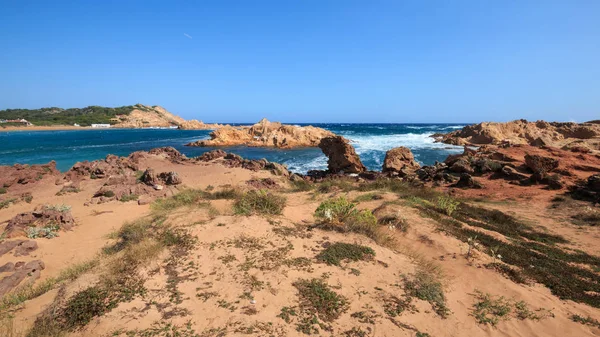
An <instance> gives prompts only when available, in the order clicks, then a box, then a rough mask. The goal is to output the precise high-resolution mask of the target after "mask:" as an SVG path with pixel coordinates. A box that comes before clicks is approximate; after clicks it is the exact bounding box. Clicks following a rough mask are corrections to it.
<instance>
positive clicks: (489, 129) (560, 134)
mask: <svg viewBox="0 0 600 337" xmlns="http://www.w3.org/2000/svg"><path fill="white" fill-rule="evenodd" d="M435 138H436V139H437V140H438V141H441V142H443V143H447V144H454V145H465V144H475V145H484V144H496V145H502V144H503V145H505V146H506V145H515V144H527V145H532V146H553V147H569V144H571V143H577V144H578V145H577V146H579V147H581V146H584V145H582V144H590V145H591V146H592V149H594V150H600V147H598V138H600V125H599V124H595V123H581V124H577V123H560V122H552V123H548V122H545V121H537V122H528V121H526V120H523V119H521V120H516V121H512V122H508V123H494V122H485V123H480V124H475V125H468V126H465V127H464V128H462V129H461V130H457V131H454V132H451V133H448V134H444V135H435Z"/></svg>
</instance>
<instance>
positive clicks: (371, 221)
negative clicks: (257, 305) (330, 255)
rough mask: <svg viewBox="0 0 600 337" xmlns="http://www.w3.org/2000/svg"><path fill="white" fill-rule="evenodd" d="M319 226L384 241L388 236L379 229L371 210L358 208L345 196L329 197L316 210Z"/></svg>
mask: <svg viewBox="0 0 600 337" xmlns="http://www.w3.org/2000/svg"><path fill="white" fill-rule="evenodd" d="M314 217H315V218H316V219H317V221H319V224H318V225H319V227H321V228H324V229H332V230H337V231H340V232H353V233H359V234H363V235H366V236H368V237H369V238H371V239H373V240H375V241H377V242H378V243H384V242H385V241H386V240H387V239H388V237H387V235H384V234H383V233H381V232H380V231H379V225H378V224H377V218H376V217H375V216H374V215H373V213H372V212H371V211H369V210H358V209H356V204H354V203H352V202H350V201H348V200H347V199H346V198H345V197H339V198H336V199H328V200H326V201H324V202H322V203H321V204H320V205H319V207H317V209H316V210H315V214H314Z"/></svg>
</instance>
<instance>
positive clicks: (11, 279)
mask: <svg viewBox="0 0 600 337" xmlns="http://www.w3.org/2000/svg"><path fill="white" fill-rule="evenodd" d="M17 264H18V266H17ZM17 264H15V265H13V266H8V268H7V269H9V270H11V271H13V270H14V272H13V273H12V274H11V275H9V276H6V277H4V278H3V279H2V280H0V296H3V295H5V294H6V293H8V292H10V291H11V290H13V289H14V288H15V287H16V286H18V285H19V284H20V283H21V282H23V280H25V279H26V278H27V279H28V280H29V281H30V282H33V281H35V280H37V279H38V278H39V277H40V274H41V271H42V270H43V269H44V268H45V265H44V262H42V261H40V260H34V261H30V262H27V263H26V264H23V263H17ZM11 267H12V268H11Z"/></svg>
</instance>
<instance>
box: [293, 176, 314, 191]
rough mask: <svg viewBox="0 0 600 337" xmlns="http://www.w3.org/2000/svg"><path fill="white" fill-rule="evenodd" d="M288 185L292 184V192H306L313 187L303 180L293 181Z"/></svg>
mask: <svg viewBox="0 0 600 337" xmlns="http://www.w3.org/2000/svg"><path fill="white" fill-rule="evenodd" d="M290 183H291V184H292V192H306V191H310V190H312V189H313V188H314V187H315V185H314V184H313V183H311V182H309V181H306V180H304V179H298V180H293V181H291V182H290Z"/></svg>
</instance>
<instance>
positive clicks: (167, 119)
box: [113, 104, 222, 130]
mask: <svg viewBox="0 0 600 337" xmlns="http://www.w3.org/2000/svg"><path fill="white" fill-rule="evenodd" d="M115 119H116V120H117V123H116V124H114V125H113V127H116V128H147V127H164V128H168V127H178V128H180V129H201V130H204V129H214V128H218V127H221V126H222V125H220V124H205V123H203V122H202V121H198V120H189V121H188V120H185V119H183V118H181V117H179V116H176V115H174V114H172V113H170V112H169V111H167V110H166V109H165V108H163V107H160V106H157V105H155V106H148V105H143V104H136V105H134V106H133V110H132V111H131V112H130V113H128V114H124V115H118V116H116V118H115Z"/></svg>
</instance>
